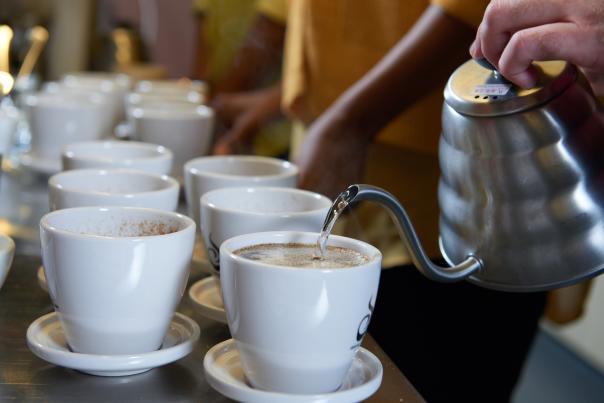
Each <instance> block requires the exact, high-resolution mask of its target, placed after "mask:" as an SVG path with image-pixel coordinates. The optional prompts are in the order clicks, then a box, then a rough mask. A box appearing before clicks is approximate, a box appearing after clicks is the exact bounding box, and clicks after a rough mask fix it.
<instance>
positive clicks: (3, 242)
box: [0, 234, 15, 288]
mask: <svg viewBox="0 0 604 403" xmlns="http://www.w3.org/2000/svg"><path fill="white" fill-rule="evenodd" d="M14 255H15V242H14V241H13V240H12V239H11V237H9V236H8V235H4V234H0V288H2V285H3V284H4V281H5V280H6V276H8V272H9V271H10V266H11V264H12V263H13V257H14Z"/></svg>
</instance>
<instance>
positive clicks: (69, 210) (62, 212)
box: [40, 206, 195, 242]
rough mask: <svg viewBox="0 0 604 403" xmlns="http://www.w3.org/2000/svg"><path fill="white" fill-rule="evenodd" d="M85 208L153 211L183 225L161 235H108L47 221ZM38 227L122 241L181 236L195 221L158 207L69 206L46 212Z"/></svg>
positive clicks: (65, 235)
mask: <svg viewBox="0 0 604 403" xmlns="http://www.w3.org/2000/svg"><path fill="white" fill-rule="evenodd" d="M85 210H87V211H89V212H97V213H98V212H103V213H105V212H111V211H121V212H123V211H137V212H147V213H154V214H156V215H162V216H164V217H165V216H170V217H171V218H173V219H176V220H180V221H181V222H182V223H183V224H184V227H183V228H181V229H179V230H178V231H174V232H170V233H169V234H161V235H144V236H142V235H137V236H109V235H97V234H82V233H77V232H73V231H67V230H64V229H60V228H57V227H56V226H54V225H51V224H50V223H49V222H48V221H49V220H50V219H51V218H52V217H53V216H57V215H69V214H70V213H72V212H74V211H85ZM40 229H44V230H46V231H48V232H51V233H54V234H58V235H61V236H64V237H67V238H73V239H76V238H77V239H89V240H104V241H117V240H124V241H133V242H140V241H143V240H148V239H157V238H160V237H163V238H166V237H169V238H174V237H178V236H181V234H183V233H185V232H187V231H193V232H195V222H194V221H193V220H192V219H190V218H189V217H187V216H186V215H184V214H180V213H176V212H172V211H164V210H159V209H154V208H147V207H124V206H88V207H71V208H66V209H60V210H55V211H51V212H49V213H46V214H45V215H44V216H43V217H42V218H41V219H40Z"/></svg>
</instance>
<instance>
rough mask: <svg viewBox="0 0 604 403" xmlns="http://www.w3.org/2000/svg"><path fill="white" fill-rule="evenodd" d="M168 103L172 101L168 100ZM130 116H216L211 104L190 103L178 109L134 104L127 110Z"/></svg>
mask: <svg viewBox="0 0 604 403" xmlns="http://www.w3.org/2000/svg"><path fill="white" fill-rule="evenodd" d="M166 103H170V102H169V101H166ZM127 113H128V115H129V116H132V118H134V119H157V120H169V119H178V120H180V119H192V120H195V119H200V120H206V119H212V118H213V117H214V110H213V109H212V108H210V107H209V106H206V105H202V104H195V103H190V107H189V105H186V108H184V107H183V108H182V109H181V108H177V109H169V110H168V109H164V108H161V107H159V106H151V105H144V104H143V105H136V106H132V107H131V108H130V109H129V110H128V111H127Z"/></svg>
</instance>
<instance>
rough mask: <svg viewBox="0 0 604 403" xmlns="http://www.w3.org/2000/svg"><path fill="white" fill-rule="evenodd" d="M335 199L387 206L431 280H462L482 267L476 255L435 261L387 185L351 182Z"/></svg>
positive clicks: (415, 263)
mask: <svg viewBox="0 0 604 403" xmlns="http://www.w3.org/2000/svg"><path fill="white" fill-rule="evenodd" d="M336 200H340V201H341V200H344V201H345V202H346V204H349V203H352V202H354V201H362V200H367V201H373V202H377V203H379V204H381V205H382V206H384V207H385V208H386V209H387V210H388V211H389V212H390V214H391V216H392V218H393V219H394V222H395V224H396V226H397V230H398V232H399V235H400V237H401V239H402V240H403V242H404V244H405V246H406V247H407V250H408V251H409V254H410V255H411V259H412V261H413V264H414V265H415V266H416V267H417V268H418V270H419V271H420V272H421V273H422V274H423V275H424V276H426V277H428V278H430V279H432V280H436V281H440V282H454V281H459V280H463V279H465V278H466V277H468V276H470V275H471V274H473V273H475V272H476V271H478V270H480V269H482V267H483V265H482V262H481V261H480V259H479V258H478V257H476V256H474V255H468V256H467V257H466V259H465V260H464V261H463V262H460V263H459V264H457V265H455V266H451V267H440V266H438V265H436V264H434V263H433V262H432V261H431V260H430V258H428V256H427V255H426V253H425V252H424V249H423V247H422V245H421V243H420V241H419V238H418V236H417V233H416V232H415V229H414V228H413V225H412V224H411V220H410V219H409V216H408V215H407V212H406V211H405V209H404V208H403V206H402V205H401V203H400V202H399V201H398V200H397V199H396V198H395V197H394V196H393V195H392V194H390V193H389V192H387V191H385V190H384V189H381V188H379V187H376V186H371V185H351V186H349V187H348V188H347V189H346V190H345V191H344V192H342V193H341V194H340V196H338V198H337V199H336Z"/></svg>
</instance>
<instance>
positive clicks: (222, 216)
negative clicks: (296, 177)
mask: <svg viewBox="0 0 604 403" xmlns="http://www.w3.org/2000/svg"><path fill="white" fill-rule="evenodd" d="M330 207H331V200H329V199H328V198H327V197H325V196H323V195H320V194H318V193H314V192H309V191H306V190H300V189H290V188H275V187H257V188H222V189H216V190H212V191H210V192H207V193H205V194H204V195H203V196H201V221H200V222H201V223H200V226H199V228H200V230H201V236H202V239H203V243H204V245H205V246H206V254H207V256H208V260H209V261H210V264H211V265H212V267H213V269H214V274H216V275H218V274H219V272H220V259H219V257H220V255H219V249H220V245H221V244H222V242H224V241H226V240H227V239H229V238H232V237H234V236H237V235H242V234H248V233H251V232H264V231H309V232H319V231H321V227H322V226H323V222H324V221H325V217H326V216H327V212H328V211H329V208H330Z"/></svg>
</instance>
